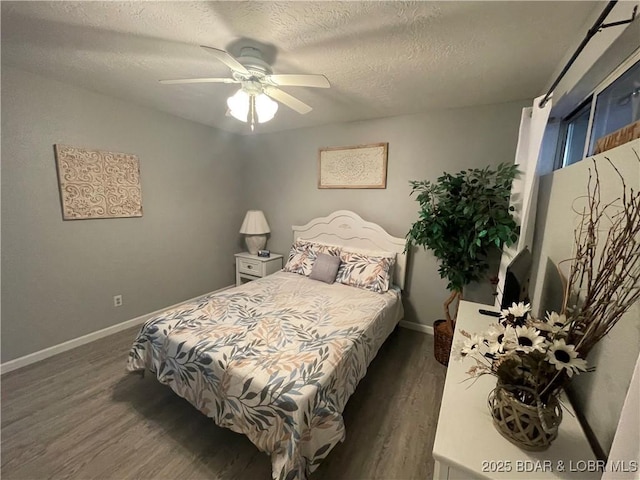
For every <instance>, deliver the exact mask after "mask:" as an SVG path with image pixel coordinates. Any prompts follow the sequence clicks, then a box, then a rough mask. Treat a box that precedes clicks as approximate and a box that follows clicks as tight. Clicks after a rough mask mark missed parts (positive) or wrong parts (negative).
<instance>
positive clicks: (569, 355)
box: [547, 338, 587, 377]
mask: <svg viewBox="0 0 640 480" xmlns="http://www.w3.org/2000/svg"><path fill="white" fill-rule="evenodd" d="M547 360H548V361H549V363H551V364H553V365H555V366H556V370H558V371H561V370H562V369H563V368H564V369H565V370H566V371H567V375H569V376H570V377H571V376H573V374H574V373H580V370H582V371H583V372H584V371H586V370H587V361H586V360H584V359H582V358H578V352H576V347H574V346H573V345H567V343H566V342H565V341H564V338H561V339H560V340H554V341H553V344H552V345H551V346H550V347H549V350H548V351H547Z"/></svg>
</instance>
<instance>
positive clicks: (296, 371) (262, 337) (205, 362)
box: [127, 210, 406, 480]
mask: <svg viewBox="0 0 640 480" xmlns="http://www.w3.org/2000/svg"><path fill="white" fill-rule="evenodd" d="M293 231H294V246H295V245H304V244H313V245H316V248H318V247H317V245H326V246H323V247H321V248H323V249H330V250H331V251H332V252H333V253H335V252H337V251H338V250H335V249H340V250H339V252H342V251H343V250H344V251H347V250H349V249H353V250H351V251H353V252H361V251H363V252H370V251H382V252H390V253H389V255H392V256H393V262H392V265H393V271H392V272H391V271H389V272H388V274H389V275H390V276H391V278H392V279H393V281H392V282H390V283H391V285H390V286H389V288H388V290H387V291H384V292H379V291H370V290H368V289H365V288H358V287H357V286H351V285H347V284H343V283H338V282H337V281H336V282H335V283H324V282H321V281H318V280H313V279H311V278H309V276H307V275H306V274H301V272H296V273H293V272H292V271H291V269H292V268H293V267H292V265H293V264H294V263H295V262H293V261H292V258H293V251H294V249H292V253H290V256H289V262H287V265H288V266H286V267H285V269H284V270H287V269H289V271H284V270H283V271H279V272H277V273H275V274H272V275H269V276H267V277H265V278H262V279H259V280H256V281H253V282H250V283H247V284H244V285H241V286H238V287H235V288H232V289H229V290H225V291H222V292H219V293H215V294H210V295H205V296H203V297H200V298H198V299H196V300H195V301H191V302H188V303H186V304H182V305H180V306H179V307H176V308H173V309H170V310H167V311H165V312H162V313H161V314H159V315H156V316H154V317H153V318H151V319H150V320H148V321H147V322H146V323H145V324H144V325H143V326H142V328H141V330H140V333H139V334H138V336H137V338H136V339H135V341H134V344H133V347H132V349H131V351H130V353H129V359H128V363H127V369H128V370H129V371H131V372H135V371H145V370H147V371H150V372H152V373H153V374H155V375H156V377H157V379H158V380H159V381H160V382H161V383H164V384H166V385H168V386H169V387H171V388H172V389H173V390H174V391H175V393H177V394H178V395H180V396H181V397H183V398H185V399H186V400H188V401H189V402H190V403H191V404H192V405H194V406H195V407H196V408H197V409H198V410H200V411H201V412H202V413H204V414H205V415H207V416H209V417H211V418H212V419H213V420H214V421H215V423H216V424H217V425H219V426H221V427H226V428H229V429H231V430H233V431H235V432H239V433H243V434H245V435H246V436H247V437H248V438H249V439H250V440H251V441H252V442H253V443H254V444H255V445H256V446H257V447H258V448H259V449H260V450H262V451H264V452H267V453H268V454H270V455H271V461H272V472H273V473H272V475H273V478H274V479H280V480H291V479H305V478H307V475H308V474H309V473H311V472H313V471H314V470H315V469H316V468H317V467H318V466H319V464H320V462H321V461H322V460H323V459H324V458H325V457H326V456H327V455H328V454H329V452H330V451H331V449H332V448H333V447H334V446H335V445H336V444H337V443H338V442H340V441H342V440H344V438H345V428H344V423H343V419H342V411H343V410H344V407H345V405H346V403H347V400H348V399H349V397H350V396H351V394H352V393H353V392H354V390H355V388H356V386H357V384H358V382H359V381H360V380H361V379H362V378H363V377H364V375H365V373H366V370H367V367H368V365H369V363H370V362H371V360H373V358H374V357H375V355H376V354H377V352H378V349H379V348H380V346H381V345H382V343H383V342H384V340H385V339H386V338H387V337H388V335H389V334H390V333H391V332H392V331H393V329H394V328H395V327H396V325H397V324H398V322H399V321H400V319H401V318H402V316H403V309H402V302H401V295H400V293H401V289H402V288H403V286H404V276H405V269H406V257H405V255H404V253H403V251H404V244H405V241H404V239H403V238H397V237H392V236H391V235H389V234H388V233H387V232H385V231H384V230H383V229H382V228H381V227H380V226H378V225H376V224H373V223H370V222H366V221H364V220H362V219H361V218H360V217H359V216H358V215H356V214H355V213H353V212H350V211H346V210H341V211H338V212H334V213H333V214H331V215H329V216H327V217H321V218H317V219H314V220H312V221H310V222H309V223H307V224H306V225H302V226H294V227H293ZM316 242H317V243H316ZM339 254H340V255H343V253H339ZM341 258H345V257H341ZM345 264H346V263H345V262H342V263H341V265H342V266H344V265H345ZM294 270H295V269H294ZM343 273H344V272H343ZM337 278H340V274H338V277H337ZM343 278H344V274H343Z"/></svg>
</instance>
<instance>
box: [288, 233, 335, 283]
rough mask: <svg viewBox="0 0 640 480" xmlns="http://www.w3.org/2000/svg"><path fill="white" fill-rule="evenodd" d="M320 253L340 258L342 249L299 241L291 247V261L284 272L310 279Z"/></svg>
mask: <svg viewBox="0 0 640 480" xmlns="http://www.w3.org/2000/svg"><path fill="white" fill-rule="evenodd" d="M320 253H324V254H326V255H332V256H334V257H338V256H340V247H336V246H335V245H328V244H325V243H320V242H309V241H307V240H300V239H298V240H296V241H295V242H294V243H293V245H292V246H291V251H290V252H289V259H288V260H287V264H286V265H285V267H284V271H285V272H291V273H297V274H299V275H305V276H307V277H308V276H309V275H310V274H311V270H312V268H313V264H314V263H315V261H316V259H317V258H318V254H320Z"/></svg>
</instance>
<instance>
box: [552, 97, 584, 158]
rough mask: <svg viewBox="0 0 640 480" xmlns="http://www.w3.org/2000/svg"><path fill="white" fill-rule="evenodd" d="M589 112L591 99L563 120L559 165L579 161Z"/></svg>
mask: <svg viewBox="0 0 640 480" xmlns="http://www.w3.org/2000/svg"><path fill="white" fill-rule="evenodd" d="M590 113H591V99H589V101H588V102H587V103H586V104H585V105H583V106H582V108H580V109H578V111H577V112H575V113H574V114H573V115H571V116H569V118H568V119H567V120H565V121H564V122H563V126H562V128H563V129H564V135H563V137H564V143H563V144H561V145H562V149H561V151H560V155H561V157H560V162H559V163H560V166H561V167H567V166H569V165H571V164H573V163H576V162H579V161H580V160H582V157H583V156H584V145H585V143H586V141H587V133H589V114H590Z"/></svg>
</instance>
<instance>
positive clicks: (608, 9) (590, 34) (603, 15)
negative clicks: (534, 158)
mask: <svg viewBox="0 0 640 480" xmlns="http://www.w3.org/2000/svg"><path fill="white" fill-rule="evenodd" d="M616 3H618V0H612V1H610V2H609V3H608V4H607V6H606V7H604V10H603V11H602V13H601V14H600V16H599V17H598V19H597V20H596V22H595V23H594V24H593V27H591V28H590V29H589V31H588V32H587V35H586V36H585V37H584V39H583V40H582V42H581V43H580V45H579V46H578V48H577V49H576V51H575V52H574V53H573V55H572V56H571V58H570V59H569V61H568V62H567V64H566V65H565V66H564V68H563V69H562V71H561V72H560V75H558V78H556V79H555V81H554V82H553V84H552V85H551V87H550V88H549V91H548V92H547V94H546V95H545V96H544V98H543V99H542V100H540V103H539V107H540V108H543V107H544V106H545V105H546V103H547V102H548V101H549V97H550V96H551V94H552V93H553V90H554V89H555V88H556V87H557V86H558V83H560V80H562V79H563V78H564V76H565V74H566V73H567V70H569V68H571V65H573V62H575V61H576V58H578V55H580V54H581V53H582V50H584V47H586V46H587V43H589V40H591V38H593V36H594V35H595V34H596V33H598V32H599V31H600V30H602V29H604V28H609V27H616V26H618V25H626V24H627V23H631V22H633V21H634V20H635V18H636V13H637V11H638V6H637V5H636V6H635V7H633V13H632V14H631V18H630V19H628V20H621V21H619V22H612V23H606V24H605V23H604V20H605V19H606V18H607V15H609V13H610V12H611V10H613V7H615V5H616Z"/></svg>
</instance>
